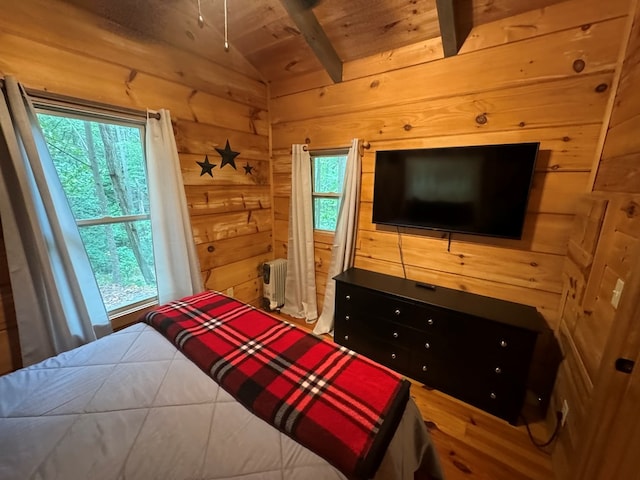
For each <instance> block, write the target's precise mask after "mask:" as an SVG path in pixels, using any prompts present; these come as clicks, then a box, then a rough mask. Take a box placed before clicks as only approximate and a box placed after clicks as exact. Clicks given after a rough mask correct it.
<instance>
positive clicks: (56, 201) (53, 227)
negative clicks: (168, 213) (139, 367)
mask: <svg viewBox="0 0 640 480" xmlns="http://www.w3.org/2000/svg"><path fill="white" fill-rule="evenodd" d="M0 129H1V135H0V216H1V219H2V230H3V233H4V241H5V247H6V251H7V262H8V265H9V272H10V276H11V285H12V290H13V299H14V303H15V311H16V317H17V323H18V334H19V337H20V349H21V352H22V363H23V365H24V366H28V365H32V364H34V363H36V362H39V361H41V360H44V359H45V358H48V357H51V356H53V355H56V354H58V353H60V352H63V351H66V350H70V349H72V348H75V347H77V346H80V345H82V344H84V343H88V342H90V341H92V340H95V339H96V337H99V336H101V335H103V334H105V333H108V332H110V331H111V324H110V322H109V318H108V316H107V312H106V311H105V307H104V304H103V302H102V297H101V296H100V291H99V289H98V285H97V283H96V280H95V277H94V275H93V271H92V269H91V265H90V264H89V259H88V257H87V253H86V251H85V249H84V245H83V243H82V239H81V238H80V233H79V231H78V227H77V225H76V222H75V219H74V217H73V213H72V212H71V208H70V207H69V204H68V202H67V198H66V196H65V193H64V191H63V189H62V185H61V184H60V179H59V178H58V174H57V172H56V170H55V167H54V165H53V161H52V160H51V156H50V154H49V151H48V148H47V145H46V142H45V139H44V136H43V134H42V130H41V129H40V125H39V123H38V119H37V117H36V113H35V111H34V109H33V105H32V104H31V101H30V100H29V98H28V96H27V95H26V93H25V91H24V89H23V88H22V87H21V86H20V85H19V84H18V83H17V82H16V80H15V79H14V78H12V77H7V78H6V79H5V81H4V88H3V89H2V98H0Z"/></svg>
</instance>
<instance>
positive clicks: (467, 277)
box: [271, 0, 629, 328]
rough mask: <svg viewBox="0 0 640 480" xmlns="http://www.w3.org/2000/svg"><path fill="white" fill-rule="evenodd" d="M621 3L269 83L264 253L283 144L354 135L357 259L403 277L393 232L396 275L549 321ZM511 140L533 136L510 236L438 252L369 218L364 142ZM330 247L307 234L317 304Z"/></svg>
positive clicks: (280, 214)
mask: <svg viewBox="0 0 640 480" xmlns="http://www.w3.org/2000/svg"><path fill="white" fill-rule="evenodd" d="M628 10H629V0H613V1H609V2H600V1H598V0H588V1H584V0H570V1H567V2H563V3H559V4H556V5H553V6H549V7H547V8H544V9H539V10H535V11H531V12H527V13H524V14H521V15H518V16H514V17H511V18H509V19H504V20H500V21H497V22H494V23H490V24H486V25H483V26H480V27H477V28H475V29H474V30H473V31H472V32H471V34H470V36H469V38H468V39H467V41H466V43H465V45H464V46H463V47H462V51H461V53H460V54H459V55H457V56H455V57H450V58H446V59H442V58H441V57H442V54H441V52H438V55H437V57H439V58H438V59H435V60H434V59H433V50H431V51H430V52H431V53H426V57H427V59H426V60H425V59H424V56H420V55H418V56H416V55H413V56H412V55H402V53H403V52H404V51H405V50H409V49H403V51H402V52H400V55H399V57H398V58H396V57H395V55H394V53H395V52H388V53H387V54H385V55H377V56H375V57H371V58H369V59H365V60H364V61H358V62H357V63H356V62H354V64H349V63H347V64H345V68H344V71H345V78H347V79H348V80H347V81H345V82H343V83H341V84H337V85H326V86H323V87H317V88H307V87H306V85H307V84H306V83H305V82H302V81H301V82H299V83H297V84H294V83H292V82H287V83H286V84H282V85H278V84H274V85H273V86H272V88H271V92H272V97H273V98H272V100H271V118H272V132H273V171H274V179H273V184H274V217H275V223H274V242H275V246H274V251H275V256H276V257H281V256H286V242H287V223H288V197H289V195H290V182H291V179H290V170H291V165H290V153H289V152H290V146H291V144H292V143H308V144H309V145H310V146H311V148H326V147H334V146H342V145H347V144H348V143H349V142H350V140H351V139H352V138H354V137H359V138H363V139H365V140H367V141H369V142H370V143H371V149H370V150H369V151H367V152H366V153H365V155H364V159H363V173H362V186H363V187H362V201H361V205H360V218H359V225H358V238H357V257H356V265H357V266H360V267H363V268H367V269H371V270H376V271H382V272H388V273H392V274H395V275H399V276H402V275H403V268H402V265H401V262H400V249H399V243H400V241H401V243H402V250H403V254H404V262H405V267H406V274H407V277H408V278H412V279H415V280H420V281H426V282H429V283H434V284H438V285H444V286H447V287H452V288H456V289H461V290H468V291H471V292H475V293H479V294H482V295H488V296H492V297H496V298H501V299H506V300H511V301H516V302H521V303H524V304H528V305H533V306H535V307H537V308H538V309H539V310H540V311H541V312H542V314H543V315H544V317H545V318H546V320H547V322H548V323H549V325H550V326H551V327H552V328H556V327H557V325H558V308H559V304H560V300H561V293H562V275H561V273H562V267H563V263H564V255H565V252H566V248H567V240H568V236H569V232H570V229H571V225H572V220H573V216H574V214H575V212H576V207H577V201H578V198H579V196H580V195H581V194H583V193H584V192H586V191H588V189H589V188H590V186H589V178H590V173H591V167H592V164H593V162H594V158H595V156H596V150H597V146H598V141H599V138H600V134H601V129H602V123H603V118H604V117H605V112H606V110H607V103H608V100H609V95H610V87H611V85H612V82H613V79H614V72H615V70H616V68H617V67H618V57H619V51H620V47H621V44H622V36H623V35H622V32H623V31H624V28H625V25H626V22H627V16H628ZM423 47H424V46H423ZM421 48H422V47H421ZM412 59H413V60H412ZM416 59H419V60H417V61H418V62H421V63H418V64H414V62H416ZM422 62H424V63H422ZM385 66H386V67H387V68H385ZM352 67H354V68H352ZM356 67H357V68H356ZM349 72H356V73H355V74H354V76H350V73H349ZM303 107H304V108H303ZM519 141H540V143H541V153H540V155H539V161H538V163H537V167H536V173H535V178H534V185H533V190H532V193H531V200H530V204H529V210H528V213H527V217H526V222H525V229H524V235H523V239H522V240H520V241H511V240H495V239H489V238H478V237H472V236H464V235H457V234H454V235H453V236H452V241H451V248H450V251H448V250H447V240H446V239H445V238H443V237H442V236H441V235H438V234H433V233H429V232H427V231H420V230H415V229H402V230H401V231H400V233H398V232H396V231H395V230H394V229H388V228H380V227H376V226H375V225H373V224H372V223H371V201H372V186H373V179H374V158H375V157H374V155H375V150H376V149H394V148H422V147H436V146H453V145H472V144H490V143H502V142H519ZM330 244H331V237H330V236H329V237H328V238H327V236H317V238H316V268H317V278H318V282H317V283H318V286H319V288H318V290H319V297H320V299H319V300H321V298H322V295H323V292H324V290H323V288H324V283H325V279H326V270H327V267H328V263H329V245H330Z"/></svg>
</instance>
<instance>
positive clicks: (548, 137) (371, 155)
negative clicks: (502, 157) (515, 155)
mask: <svg viewBox="0 0 640 480" xmlns="http://www.w3.org/2000/svg"><path fill="white" fill-rule="evenodd" d="M599 135H600V125H599V124H592V125H571V126H564V127H550V128H531V129H529V128H522V129H518V130H510V131H502V132H478V133H466V134H463V135H455V136H445V137H437V138H431V137H423V138H406V139H404V138H403V139H401V140H391V141H384V142H371V149H370V150H368V151H366V152H365V155H364V158H363V162H362V171H363V172H373V171H374V164H375V150H394V149H401V148H435V147H454V146H457V145H491V144H496V143H517V142H534V141H536V142H540V151H539V152H538V159H537V161H536V171H543V170H549V171H554V172H560V171H565V170H566V171H588V170H589V169H590V168H591V165H592V163H593V151H594V149H595V147H596V145H597V142H598V136H599ZM290 163H291V162H290V161H289V164H288V168H289V170H291V166H290Z"/></svg>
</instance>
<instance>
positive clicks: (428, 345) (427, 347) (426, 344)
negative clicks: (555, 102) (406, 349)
mask: <svg viewBox="0 0 640 480" xmlns="http://www.w3.org/2000/svg"><path fill="white" fill-rule="evenodd" d="M424 348H426V349H427V350H429V349H430V348H431V345H430V344H429V342H427V343H425V344H424Z"/></svg>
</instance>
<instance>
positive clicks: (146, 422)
mask: <svg viewBox="0 0 640 480" xmlns="http://www.w3.org/2000/svg"><path fill="white" fill-rule="evenodd" d="M431 457H433V449H432V447H431V445H430V443H429V439H428V433H427V431H426V429H425V428H424V425H423V424H422V419H421V418H420V415H419V413H418V411H417V408H416V407H415V404H414V403H413V402H412V401H410V402H409V405H408V407H407V411H406V412H405V416H404V417H403V420H402V422H401V425H400V427H399V429H398V432H397V433H396V437H395V438H394V440H393V442H392V444H391V446H390V448H389V451H388V452H387V455H386V456H385V459H384V461H383V464H382V466H381V468H380V470H379V471H378V474H377V475H376V479H379V480H382V479H404V478H406V479H412V478H413V473H412V472H413V471H414V470H415V469H416V468H417V466H418V465H419V464H420V462H426V461H433V458H431ZM343 478H344V476H343V475H342V474H341V473H340V472H338V471H337V470H335V469H334V468H333V467H332V466H331V465H329V464H328V463H327V462H325V461H324V460H323V459H321V458H320V457H318V456H317V455H315V454H313V453H312V452H310V451H309V450H307V449H306V448H304V447H302V446H301V445H299V444H297V443H296V442H295V441H293V440H291V439H290V438H289V437H287V436H285V435H283V434H281V433H280V432H278V431H277V430H276V429H274V428H273V427H271V426H270V425H268V424H267V423H265V422H263V421H262V420H260V419H259V418H257V417H255V416H254V415H252V414H251V413H250V412H249V411H248V410H246V409H245V408H244V407H243V406H242V405H240V404H239V403H238V402H236V401H235V400H234V399H233V397H231V396H230V395H229V394H227V393H226V392H225V391H224V390H223V389H222V388H220V387H219V386H218V385H217V384H216V383H215V382H214V381H213V380H212V379H210V378H209V377H208V376H206V375H205V374H204V373H203V372H202V371H200V370H199V369H198V368H197V367H196V366H195V365H194V364H192V363H191V361H189V360H188V359H187V358H185V357H184V355H183V354H182V353H181V352H179V351H178V350H176V349H175V347H174V346H173V345H172V344H171V343H169V342H168V341H167V340H166V339H165V338H164V337H162V336H161V335H160V334H159V333H157V332H156V331H155V330H154V329H153V328H151V327H149V326H147V325H144V324H137V325H134V326H132V327H129V328H127V329H125V330H122V331H120V332H117V333H114V334H112V335H109V336H107V337H104V338H102V339H100V340H98V341H96V342H93V343H91V344H88V345H85V346H83V347H80V348H78V349H75V350H72V351H70V352H65V353H63V354H61V355H58V356H57V357H54V358H51V359H48V360H46V361H44V362H42V363H39V364H37V365H34V366H32V367H29V368H26V369H22V370H19V371H17V372H14V373H12V374H9V375H5V376H4V377H0V479H3V480H10V479H16V480H23V479H47V480H48V479H64V480H73V479H92V480H93V479H96V480H97V479H105V480H106V479H144V480H146V479H184V480H186V479H242V480H258V479H260V480H276V479H278V480H296V479H300V480H303V479H304V480H308V479H313V480H316V479H317V480H323V479H343Z"/></svg>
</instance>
